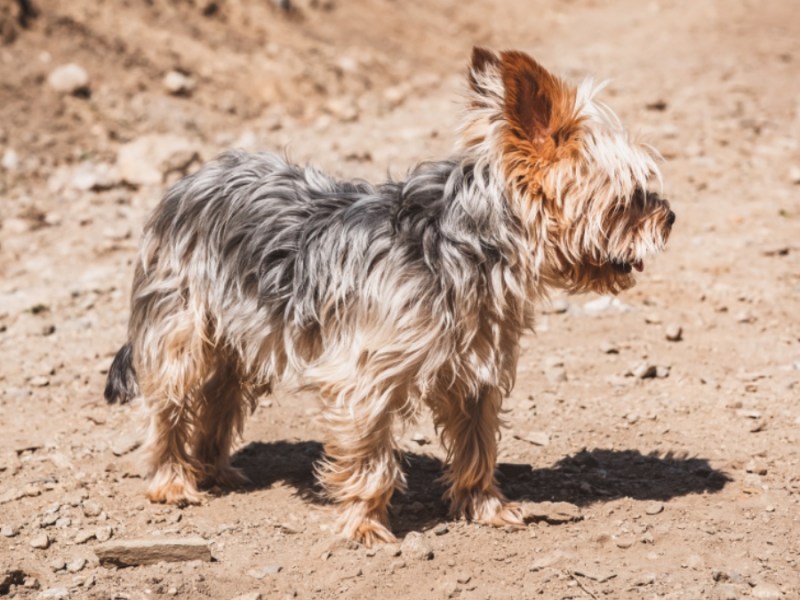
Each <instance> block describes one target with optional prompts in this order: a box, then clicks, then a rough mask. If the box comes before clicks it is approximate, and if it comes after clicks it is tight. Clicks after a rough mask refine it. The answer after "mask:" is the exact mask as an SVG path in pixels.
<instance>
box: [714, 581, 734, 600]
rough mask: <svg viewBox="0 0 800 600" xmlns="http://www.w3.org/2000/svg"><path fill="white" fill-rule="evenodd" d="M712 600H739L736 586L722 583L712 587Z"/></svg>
mask: <svg viewBox="0 0 800 600" xmlns="http://www.w3.org/2000/svg"><path fill="white" fill-rule="evenodd" d="M714 592H715V595H714V600H739V593H738V591H737V590H736V586H735V585H733V584H731V583H723V584H721V585H717V586H715V587H714Z"/></svg>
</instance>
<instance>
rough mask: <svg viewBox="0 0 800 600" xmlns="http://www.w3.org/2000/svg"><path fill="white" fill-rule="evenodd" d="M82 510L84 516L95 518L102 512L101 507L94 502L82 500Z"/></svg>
mask: <svg viewBox="0 0 800 600" xmlns="http://www.w3.org/2000/svg"><path fill="white" fill-rule="evenodd" d="M82 508H83V514H84V516H87V517H96V516H98V515H99V514H100V513H101V512H103V507H102V506H100V505H99V504H98V503H97V502H95V501H94V500H84V501H83V505H82Z"/></svg>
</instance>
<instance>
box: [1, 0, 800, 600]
mask: <svg viewBox="0 0 800 600" xmlns="http://www.w3.org/2000/svg"><path fill="white" fill-rule="evenodd" d="M294 5H295V9H294V10H293V11H292V12H291V13H285V12H283V11H281V10H280V9H278V8H276V7H275V6H274V5H273V3H270V2H266V1H264V2H255V1H245V0H218V1H216V2H212V1H211V0H184V1H182V2H169V1H168V0H152V1H150V2H113V3H112V2H106V3H101V2H96V1H93V0H71V1H70V2H57V1H56V0H34V2H33V3H32V4H31V3H29V2H18V1H16V0H14V1H12V0H3V2H2V3H0V158H2V167H0V219H2V228H1V229H0V278H1V279H0V534H2V535H0V596H2V595H9V596H10V597H11V596H14V597H19V598H27V597H31V598H36V597H71V598H131V599H134V598H154V597H159V596H163V595H166V596H176V597H180V598H223V599H227V598H233V597H235V596H237V595H240V594H245V593H259V592H260V593H261V594H262V597H263V598H282V597H297V598H334V597H337V598H338V597H343V598H376V597H386V598H440V597H441V598H444V597H451V598H514V599H516V598H529V597H538V598H547V599H549V598H564V599H566V598H576V599H583V598H586V599H591V598H595V599H597V598H601V597H608V598H647V599H651V598H664V599H666V598H671V599H676V600H677V599H695V598H716V599H729V598H730V599H733V598H749V597H753V598H784V599H794V598H800V319H799V318H798V315H800V262H799V261H798V256H800V185H798V184H800V142H799V141H798V140H800V20H798V19H797V14H796V7H795V6H794V3H792V2H789V1H784V2H781V1H779V0H775V1H773V2H755V1H748V2H737V3H734V2H729V1H727V0H708V1H706V2H691V1H689V0H673V1H665V0H660V1H659V0H654V1H648V2H638V1H635V0H615V1H613V2H596V1H594V0H569V1H567V0H559V1H556V2H553V1H550V2H545V1H544V0H533V1H530V0H528V1H524V2H523V1H503V2H500V1H495V2H491V1H489V0H476V1H474V2H470V3H466V2H458V1H456V0H428V1H421V0H408V1H406V2H396V1H391V0H350V1H345V0H308V1H303V2H301V1H299V0H298V1H297V2H295V3H294ZM26 7H28V8H30V7H33V8H34V9H35V13H36V14H33V11H30V10H25V8H26ZM476 43H479V44H485V45H488V46H490V47H496V48H507V47H515V48H520V49H524V50H527V51H530V52H531V53H533V54H534V55H535V56H536V57H537V58H539V59H540V60H541V61H542V62H543V63H544V64H546V65H548V66H549V67H551V68H552V69H553V70H555V71H557V72H559V73H562V74H564V75H565V76H566V77H568V78H571V79H580V78H582V77H584V76H586V75H588V74H594V75H596V76H598V77H600V78H609V79H610V80H611V82H610V84H609V86H608V88H607V90H606V92H605V99H606V100H607V101H608V102H609V103H611V104H612V105H613V106H614V107H615V108H616V109H617V111H618V112H619V113H620V115H621V116H622V118H623V120H624V121H625V122H626V123H627V124H628V125H629V126H631V128H632V129H634V130H636V131H639V132H641V134H642V135H644V136H645V137H646V138H647V139H649V140H650V141H651V142H652V143H653V144H654V145H655V146H656V147H657V148H659V149H660V150H661V151H662V153H663V154H664V157H665V159H666V160H665V163H664V165H663V171H664V179H665V192H666V194H667V196H668V197H670V198H671V200H672V203H673V207H674V208H675V211H676V212H677V214H678V223H677V226H676V230H675V232H674V234H673V237H672V239H671V242H670V248H669V250H668V252H667V253H666V254H664V255H663V256H662V257H661V258H660V259H659V260H658V261H656V262H654V263H653V264H651V265H648V269H647V271H646V272H645V273H644V274H643V276H642V277H641V278H640V283H639V285H638V286H637V287H636V288H635V289H633V290H631V291H630V292H627V293H625V294H623V295H621V296H620V297H618V298H617V299H615V300H614V301H613V302H610V301H609V299H607V298H595V297H574V298H556V299H554V301H553V303H552V306H543V307H542V310H541V312H540V316H539V319H538V324H537V327H536V332H535V334H531V335H529V336H528V337H526V339H525V344H524V353H523V356H522V359H521V361H520V373H519V378H518V383H517V386H516V389H515V391H514V392H513V394H512V395H511V397H510V398H509V399H508V402H507V408H508V411H509V412H508V415H507V418H508V422H509V427H508V430H507V431H506V432H505V434H504V436H503V439H502V443H501V447H502V452H501V464H500V466H499V477H500V480H501V482H502V486H503V489H504V490H505V492H506V494H507V495H508V496H509V497H511V498H512V499H514V500H517V501H519V502H521V503H522V504H523V506H524V507H525V510H526V512H527V514H528V515H529V516H530V521H531V522H530V524H529V526H528V528H527V530H524V531H517V532H509V531H503V530H495V529H491V528H486V527H481V526H478V525H473V524H467V523H464V522H450V521H448V519H447V517H446V506H445V505H444V504H443V503H442V501H441V500H440V495H441V492H442V489H441V488H440V486H439V484H438V483H437V482H436V479H437V477H438V476H439V475H440V474H441V470H442V463H441V460H442V457H443V455H442V452H441V449H440V448H439V446H438V444H437V443H436V438H435V435H434V432H433V430H432V427H431V425H430V422H429V421H428V420H427V419H423V420H422V421H420V423H419V424H418V425H415V426H413V427H410V428H409V429H408V430H407V431H405V432H404V433H403V434H402V435H401V439H402V440H403V448H404V450H405V451H406V457H407V463H408V473H409V479H410V490H409V492H408V493H407V494H405V495H402V496H398V497H397V498H396V499H395V502H394V510H393V524H394V527H395V530H396V532H397V533H398V534H399V535H400V536H401V537H403V536H409V534H410V532H419V533H421V534H422V536H423V539H424V541H425V542H427V543H428V544H429V545H430V547H431V548H432V550H433V553H434V556H433V558H432V559H431V560H422V559H419V558H416V557H415V556H414V555H413V553H412V552H410V551H408V550H407V551H405V552H402V553H400V554H398V547H396V546H391V547H388V548H379V549H377V550H376V549H373V550H367V549H365V548H361V547H355V546H351V545H349V544H346V543H341V542H336V541H335V538H334V537H333V536H332V534H331V532H330V530H329V529H328V526H329V523H330V521H331V518H330V510H331V509H330V507H329V506H328V505H326V504H325V502H324V501H323V500H322V499H320V497H319V495H318V494H317V489H316V488H315V485H314V480H313V477H312V469H313V464H314V462H315V461H316V460H317V459H319V457H320V454H321V443H320V441H321V440H322V439H323V432H322V430H321V429H320V428H319V426H318V425H317V424H316V423H315V421H314V415H315V413H316V404H315V399H314V398H313V397H311V396H290V395H287V394H284V393H278V394H276V395H274V396H272V397H270V398H268V399H265V400H264V401H263V402H262V403H261V406H260V407H259V409H258V411H257V412H256V414H255V415H254V416H253V418H252V419H251V420H250V421H249V423H248V425H247V430H246V435H245V439H244V440H243V442H242V446H241V449H240V450H239V451H238V453H237V456H236V463H237V464H238V465H240V466H241V467H243V468H244V469H245V471H246V472H247V473H248V474H249V475H250V477H251V478H252V479H253V482H254V485H253V486H252V487H251V488H250V489H247V490H244V491H242V492H237V493H231V494H227V495H221V496H210V497H209V498H208V499H207V501H205V502H204V503H203V505H201V506H199V507H192V508H186V509H183V510H181V509H177V508H172V507H163V506H154V505H150V504H148V503H147V502H146V501H145V499H144V496H143V490H144V481H143V480H142V479H141V477H140V471H139V467H138V462H137V457H136V452H135V451H134V450H132V448H133V446H135V443H136V440H137V437H136V436H137V434H136V424H137V420H136V419H137V415H138V413H137V410H136V407H129V406H123V407H118V406H114V407H108V406H106V405H105V403H104V401H103V399H102V387H103V383H104V375H105V371H106V369H107V367H108V364H109V362H110V359H111V357H112V356H113V353H114V352H115V351H116V349H117V348H118V347H119V345H120V344H121V343H122V342H123V341H124V340H125V328H126V320H127V295H128V290H129V286H130V278H131V270H132V269H131V262H132V260H133V257H134V253H135V248H136V243H137V238H138V235H139V232H140V230H141V226H142V223H143V220H144V218H145V216H146V214H147V212H148V211H149V210H150V208H152V206H153V205H154V204H155V203H156V202H157V201H158V198H159V196H160V194H161V193H163V190H164V188H165V186H166V185H167V184H168V183H169V182H170V181H172V180H174V179H175V178H176V177H178V176H180V174H181V173H183V172H186V171H187V170H190V169H192V168H194V167H195V166H196V165H197V164H198V162H199V161H201V160H205V159H208V158H211V157H213V156H214V155H215V154H216V153H217V152H219V151H221V150H223V149H226V148H229V147H231V146H240V147H244V148H248V149H269V150H287V151H288V152H289V153H290V154H291V156H292V157H293V158H295V159H297V160H300V161H307V160H308V161H312V162H314V163H316V164H318V165H319V166H321V167H323V168H325V169H327V170H329V171H331V172H333V173H335V174H337V175H342V176H348V177H350V176H361V177H367V178H370V179H380V178H383V177H385V175H386V172H387V169H388V170H389V171H390V172H391V173H393V174H395V175H401V174H402V173H403V172H404V171H405V170H406V169H407V168H408V167H409V166H410V165H412V164H413V163H414V162H417V161H419V160H422V159H427V158H441V157H444V156H446V155H447V153H448V151H449V149H450V148H451V145H452V140H453V131H454V128H455V126H456V124H457V122H458V114H459V104H458V102H459V90H460V85H461V77H462V74H463V71H464V67H465V63H466V60H467V57H468V54H469V50H470V47H471V46H472V45H473V44H476ZM71 62H74V63H77V64H79V65H80V66H81V67H83V69H85V71H86V72H87V74H88V76H89V83H88V86H84V89H82V90H79V91H78V93H77V94H65V93H59V92H57V91H55V90H54V89H52V87H51V86H50V84H49V83H48V76H49V74H50V73H51V72H52V71H53V70H54V69H55V68H56V67H58V66H60V65H63V64H65V63H71ZM171 70H177V71H179V72H180V73H182V74H183V75H186V76H188V77H190V78H191V80H192V83H193V84H194V87H193V89H192V90H191V91H187V90H184V91H183V92H182V93H180V94H178V95H175V94H174V93H171V92H170V91H169V90H168V89H167V88H166V87H165V85H164V83H163V81H162V80H163V78H164V76H165V75H166V74H167V73H168V72H169V71H171ZM163 135H169V136H171V137H169V138H163V137H155V138H154V137H153V136H163ZM132 142H133V143H134V145H133V146H130V144H131V143H132ZM168 142H169V143H168ZM137 143H138V144H139V145H137ZM148 144H154V145H155V146H148ZM164 144H166V145H170V144H171V146H170V147H172V148H173V150H174V151H173V152H172V153H171V154H170V155H169V156H164V157H159V156H156V154H157V152H155V153H154V151H153V150H152V148H153V147H163V145H164ZM159 145H161V146H159ZM125 152H131V153H133V154H132V156H133V157H134V159H133V163H134V164H133V166H131V164H125V161H124V160H123V154H124V153H125ZM137 152H138V154H137ZM129 163H130V161H129ZM150 163H153V166H152V167H151V170H152V169H153V168H154V169H156V173H157V180H156V181H153V180H152V177H151V176H150V175H148V173H144V174H142V173H141V172H137V167H141V166H142V165H145V167H146V166H147V165H149V164H150ZM162 174H163V179H162V178H161V176H162ZM148 177H150V179H149V180H148ZM148 181H149V183H148ZM137 182H138V183H137ZM675 327H680V328H681V329H682V338H681V340H680V341H670V340H668V339H667V334H668V333H674V331H673V330H674V329H675ZM642 363H644V364H645V366H648V365H649V366H655V367H658V368H659V375H661V376H660V377H655V378H648V379H641V378H639V377H637V376H635V375H631V373H634V372H635V371H636V369H637V367H638V366H640V365H641V364H642ZM665 375H666V376H665ZM415 440H417V441H415ZM549 503H558V504H549ZM42 535H45V536H46V537H47V540H46V542H45V541H44V540H43V539H42ZM108 536H110V537H111V539H112V540H113V539H116V540H124V539H128V538H141V537H144V538H157V537H159V536H173V537H181V538H187V537H190V536H201V537H202V538H204V539H205V540H207V541H208V543H209V545H210V547H211V550H212V553H213V556H214V558H215V560H214V561H213V562H200V561H191V562H179V563H169V564H167V563H159V564H155V565H150V566H140V567H133V568H125V569H114V568H106V567H103V566H100V565H99V564H98V560H97V558H96V556H95V553H94V548H96V547H97V545H99V544H100V543H101V542H100V541H98V539H97V538H98V537H99V538H100V539H105V538H107V537H108ZM410 537H411V538H413V537H414V536H413V535H411V536H410ZM32 544H35V545H36V546H44V545H46V546H47V547H46V548H42V547H34V545H32ZM65 563H66V565H67V568H66V569H65V568H63V566H64V564H65ZM268 567H272V568H268ZM277 567H280V570H278V569H277ZM275 571H277V572H275Z"/></svg>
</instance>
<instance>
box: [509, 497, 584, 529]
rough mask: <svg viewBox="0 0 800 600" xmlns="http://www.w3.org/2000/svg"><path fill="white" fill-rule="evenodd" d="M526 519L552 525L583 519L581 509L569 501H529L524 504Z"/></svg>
mask: <svg viewBox="0 0 800 600" xmlns="http://www.w3.org/2000/svg"><path fill="white" fill-rule="evenodd" d="M523 513H524V516H525V519H526V520H531V521H544V522H546V523H550V524H551V525H559V524H561V523H571V522H574V521H581V520H582V519H583V515H582V514H581V511H580V509H579V508H578V507H577V506H575V505H574V504H570V503H569V502H527V503H525V504H524V505H523Z"/></svg>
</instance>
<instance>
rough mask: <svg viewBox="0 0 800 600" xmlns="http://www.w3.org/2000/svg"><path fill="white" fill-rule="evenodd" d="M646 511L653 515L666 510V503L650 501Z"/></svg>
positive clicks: (647, 513)
mask: <svg viewBox="0 0 800 600" xmlns="http://www.w3.org/2000/svg"><path fill="white" fill-rule="evenodd" d="M644 512H645V514H646V515H651V516H652V515H657V514H659V513H662V512H664V503H663V502H650V503H649V504H648V505H647V506H645V507H644Z"/></svg>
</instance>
